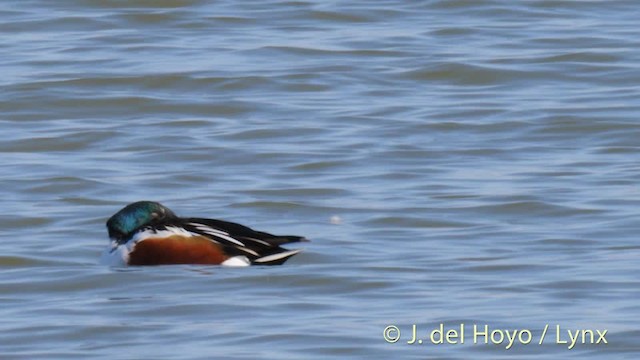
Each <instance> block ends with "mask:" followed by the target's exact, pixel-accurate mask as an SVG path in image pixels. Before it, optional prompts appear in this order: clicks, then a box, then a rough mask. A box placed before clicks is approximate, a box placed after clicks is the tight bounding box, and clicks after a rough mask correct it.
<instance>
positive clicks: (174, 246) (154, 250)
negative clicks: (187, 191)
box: [101, 201, 308, 267]
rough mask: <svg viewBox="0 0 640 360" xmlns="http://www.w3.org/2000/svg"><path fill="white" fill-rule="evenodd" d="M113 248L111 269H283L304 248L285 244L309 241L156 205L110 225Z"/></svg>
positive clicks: (132, 210)
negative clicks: (185, 215)
mask: <svg viewBox="0 0 640 360" xmlns="http://www.w3.org/2000/svg"><path fill="white" fill-rule="evenodd" d="M106 225H107V231H108V234H109V239H110V244H109V246H108V247H107V249H106V250H105V251H104V252H103V254H102V256H101V262H102V263H103V264H106V265H109V266H118V267H119V266H144V265H173V264H195V265H223V266H250V265H282V264H284V263H285V262H286V261H287V260H288V259H290V258H291V257H292V256H294V255H296V254H298V253H299V252H300V251H302V249H295V250H288V249H286V248H283V247H281V245H284V244H289V243H296V242H303V241H308V240H307V239H306V238H305V237H303V236H295V235H283V236H280V235H273V234H269V233H266V232H262V231H256V230H253V229H251V228H249V227H247V226H244V225H240V224H237V223H233V222H229V221H223V220H216V219H207V218H198V217H188V218H183V217H179V216H177V215H176V214H175V213H174V212H173V211H172V210H170V209H169V208H167V207H166V206H164V205H162V204H160V203H159V202H155V201H137V202H134V203H131V204H129V205H126V206H125V207H124V208H122V209H120V210H119V211H118V212H116V213H115V214H114V215H113V216H111V217H110V218H109V220H107V224H106Z"/></svg>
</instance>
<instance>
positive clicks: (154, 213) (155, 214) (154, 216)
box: [151, 211, 160, 219]
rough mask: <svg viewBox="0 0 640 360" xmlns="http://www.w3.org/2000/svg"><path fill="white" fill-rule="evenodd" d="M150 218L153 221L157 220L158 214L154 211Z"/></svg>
mask: <svg viewBox="0 0 640 360" xmlns="http://www.w3.org/2000/svg"><path fill="white" fill-rule="evenodd" d="M151 217H152V218H154V219H157V218H159V217H160V214H159V213H157V212H155V211H154V212H152V213H151Z"/></svg>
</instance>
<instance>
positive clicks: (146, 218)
mask: <svg viewBox="0 0 640 360" xmlns="http://www.w3.org/2000/svg"><path fill="white" fill-rule="evenodd" d="M176 217H177V216H176V215H175V214H174V213H173V211H171V210H169V209H168V208H166V207H164V206H163V205H162V204H160V203H157V202H154V201H138V202H134V203H132V204H129V205H127V206H125V207H124V208H122V210H120V211H118V212H117V213H115V214H114V215H113V216H112V217H111V218H109V220H107V229H108V230H109V238H111V239H112V240H115V241H118V242H123V241H127V240H128V239H129V238H130V237H131V235H133V234H134V233H135V232H136V231H137V230H138V229H140V228H141V227H144V226H147V225H152V224H158V223H161V222H163V221H165V220H168V219H172V218H176Z"/></svg>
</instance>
